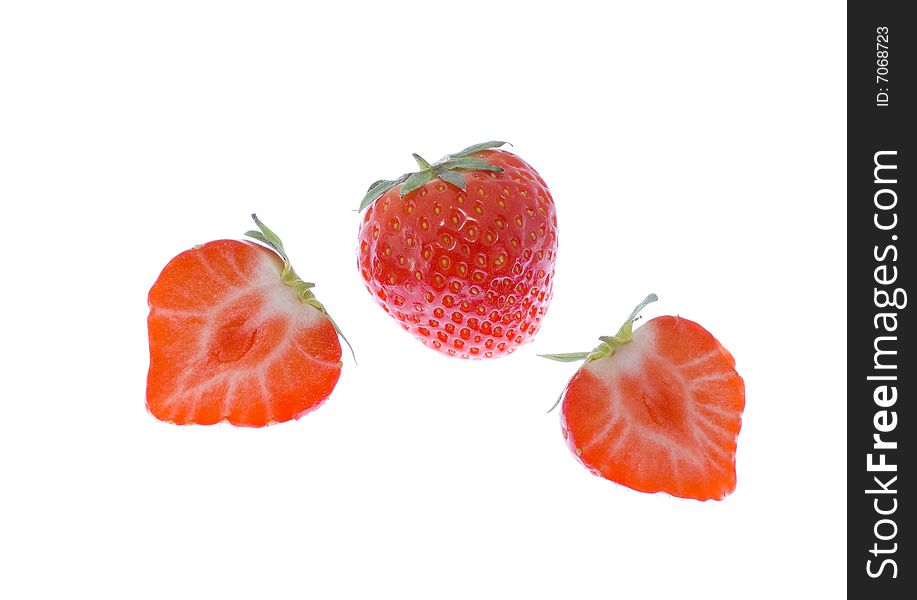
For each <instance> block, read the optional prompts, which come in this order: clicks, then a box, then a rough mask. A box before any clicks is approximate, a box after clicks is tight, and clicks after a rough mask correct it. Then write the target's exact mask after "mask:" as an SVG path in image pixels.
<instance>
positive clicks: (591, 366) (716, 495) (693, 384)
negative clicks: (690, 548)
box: [545, 294, 745, 500]
mask: <svg viewBox="0 0 917 600" xmlns="http://www.w3.org/2000/svg"><path fill="white" fill-rule="evenodd" d="M655 300H656V296H655V294H651V295H650V296H648V297H647V299H646V300H644V301H643V303H641V304H640V305H639V306H637V308H636V309H634V312H633V313H632V314H631V315H630V317H629V318H628V319H627V321H625V323H624V325H623V326H622V327H621V329H620V330H619V331H618V333H617V335H615V336H613V337H602V338H599V339H600V340H602V343H601V344H599V346H598V347H596V348H595V350H593V351H592V352H579V353H572V354H550V355H545V357H546V358H551V359H553V360H560V361H575V360H585V361H586V363H585V364H584V365H583V366H582V367H581V368H580V369H579V371H577V373H576V374H575V375H574V376H573V378H572V379H571V380H570V383H569V384H567V387H566V389H565V391H564V393H563V394H562V399H563V409H562V412H563V415H562V422H563V432H564V437H565V438H566V440H567V444H568V445H569V446H570V449H571V450H573V452H574V453H575V454H576V456H577V457H578V458H579V460H580V461H581V462H582V463H583V464H584V465H585V466H586V467H587V468H588V469H589V470H590V471H592V472H593V473H595V474H596V475H601V476H602V477H605V478H606V479H610V480H612V481H616V482H618V483H620V484H622V485H625V486H627V487H629V488H633V489H635V490H638V491H641V492H666V493H668V494H671V495H673V496H679V497H682V498H695V499H697V500H711V499H713V500H721V499H722V498H723V497H725V496H726V495H728V494H730V493H732V491H733V490H734V489H735V485H736V472H735V452H736V437H737V436H738V435H739V429H740V428H741V426H742V410H743V409H744V408H745V383H744V382H743V380H742V378H741V377H740V376H739V374H738V373H736V370H735V360H734V359H733V358H732V355H731V354H729V352H727V351H726V349H725V348H723V346H722V345H720V343H719V342H718V341H717V340H716V338H714V337H713V336H712V335H711V334H710V333H709V332H708V331H707V330H706V329H704V328H703V327H701V326H700V325H698V324H697V323H694V322H693V321H689V320H687V319H683V318H681V317H671V316H665V317H657V318H655V319H652V320H651V321H649V322H647V323H646V324H645V325H643V326H642V327H640V328H639V329H637V330H636V331H633V322H634V319H635V318H636V316H637V313H638V312H639V311H640V310H641V309H642V308H643V307H644V306H645V305H646V304H648V303H650V302H653V301H655Z"/></svg>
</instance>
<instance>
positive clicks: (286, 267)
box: [245, 213, 357, 363]
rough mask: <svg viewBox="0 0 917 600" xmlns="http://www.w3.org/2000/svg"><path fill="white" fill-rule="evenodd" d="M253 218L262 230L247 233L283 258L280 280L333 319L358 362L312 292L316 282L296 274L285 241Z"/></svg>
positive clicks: (309, 303) (354, 359)
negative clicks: (285, 247)
mask: <svg viewBox="0 0 917 600" xmlns="http://www.w3.org/2000/svg"><path fill="white" fill-rule="evenodd" d="M252 220H254V221H255V225H257V226H258V229H259V230H260V231H255V230H250V231H246V232H245V235H247V236H248V237H250V238H253V239H256V240H258V241H259V242H261V243H262V244H264V245H265V246H267V247H269V248H270V249H271V250H273V251H274V252H276V253H277V255H278V256H280V258H281V259H283V270H282V271H281V272H280V280H281V281H282V282H284V283H285V284H287V285H288V286H290V287H292V288H293V289H294V290H295V291H296V296H297V297H298V298H299V301H300V302H302V303H303V304H308V305H309V306H312V307H314V308H317V309H318V310H319V311H321V313H322V314H324V315H325V316H326V317H328V320H329V321H331V325H332V327H334V331H335V332H337V334H338V335H339V336H341V339H342V340H344V343H345V344H347V347H348V348H349V349H350V354H351V355H352V356H353V362H354V363H356V362H357V355H356V353H354V351H353V346H351V345H350V342H349V341H347V338H346V337H345V336H344V333H343V332H342V331H341V328H340V327H338V324H337V323H336V322H335V321H334V319H333V318H331V315H330V314H328V310H327V309H326V308H325V305H324V304H322V303H321V302H319V301H318V299H317V298H316V297H315V294H313V293H312V288H314V287H315V284H314V283H310V282H308V281H303V280H302V279H300V277H299V275H297V274H296V271H294V270H293V264H292V263H291V262H290V258H289V257H288V256H287V252H286V250H285V249H284V247H283V242H282V241H280V236H278V235H277V234H276V233H274V232H273V231H271V229H270V228H269V227H268V226H267V225H265V224H264V223H262V222H261V219H259V218H258V215H256V214H254V213H252Z"/></svg>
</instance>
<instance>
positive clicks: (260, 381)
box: [146, 240, 341, 427]
mask: <svg viewBox="0 0 917 600" xmlns="http://www.w3.org/2000/svg"><path fill="white" fill-rule="evenodd" d="M282 268H283V263H282V261H281V259H280V258H279V257H278V256H277V255H276V254H275V253H274V252H273V251H271V250H269V249H268V248H265V247H263V246H260V245H257V244H254V243H251V242H243V241H236V240H218V241H214V242H209V243H207V244H204V245H202V246H197V247H195V248H193V249H191V250H188V251H186V252H183V253H181V254H179V255H178V256H176V257H175V258H173V259H172V260H171V261H170V262H169V264H168V265H166V267H165V268H164V269H163V271H162V273H161V274H160V275H159V278H158V279H157V280H156V283H155V284H154V285H153V287H152V289H150V293H149V298H148V302H149V306H150V314H149V319H148V326H149V336H150V370H149V374H148V377H147V399H146V401H147V409H148V410H149V412H150V413H151V414H152V415H153V416H155V417H156V418H157V419H160V420H162V421H168V422H171V423H175V424H179V425H185V424H191V423H194V424H200V425H211V424H215V423H219V422H221V421H228V422H229V423H231V424H233V425H241V426H250V427H262V426H264V425H269V424H271V423H280V422H284V421H289V420H291V419H296V418H298V417H300V416H302V415H303V414H305V413H307V412H309V411H310V410H313V409H315V408H316V407H318V406H319V405H320V404H321V403H322V402H323V401H324V400H325V399H326V398H327V397H328V396H329V395H330V394H331V391H332V390H333V389H334V386H335V385H336V384H337V381H338V378H339V377H340V373H341V345H340V342H339V341H338V336H337V332H336V331H335V328H334V326H333V325H332V323H331V321H330V320H329V319H328V318H327V317H326V316H325V315H324V314H323V313H322V312H321V311H319V310H318V309H316V308H315V307H313V306H310V305H307V304H303V303H302V302H300V300H299V298H298V297H297V295H296V292H295V290H294V289H293V288H292V287H290V286H288V285H286V284H284V283H283V282H282V281H281V279H280V276H281V270H282Z"/></svg>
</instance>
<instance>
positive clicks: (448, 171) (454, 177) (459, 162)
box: [357, 141, 507, 212]
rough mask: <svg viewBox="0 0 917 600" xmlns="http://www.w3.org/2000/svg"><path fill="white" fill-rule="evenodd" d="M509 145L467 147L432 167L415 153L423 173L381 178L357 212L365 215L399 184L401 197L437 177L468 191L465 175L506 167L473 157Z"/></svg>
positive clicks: (489, 144)
mask: <svg viewBox="0 0 917 600" xmlns="http://www.w3.org/2000/svg"><path fill="white" fill-rule="evenodd" d="M506 144H507V142H498V141H491V142H483V143H481V144H475V145H473V146H468V147H467V148H465V149H464V150H462V151H461V152H458V153H456V154H447V155H446V156H444V157H442V158H441V159H439V160H438V161H436V162H435V163H433V164H432V165H431V164H430V163H429V162H427V161H426V160H425V159H424V158H423V157H422V156H420V155H419V154H417V153H416V152H415V153H413V154H412V156H413V157H414V160H415V161H416V162H417V166H418V167H420V171H417V172H416V173H405V174H404V175H402V176H401V177H399V178H398V179H380V180H379V181H376V182H375V183H373V184H372V185H371V186H369V189H368V190H367V191H366V195H365V196H364V197H363V201H362V202H360V208H359V209H358V210H357V212H363V210H364V209H365V208H366V207H368V206H370V205H371V204H372V203H373V202H375V201H376V200H378V199H379V198H380V197H382V195H383V194H385V193H386V192H387V191H389V190H390V189H392V188H394V187H395V186H397V185H401V190H400V191H399V194H400V195H401V197H402V198H403V197H405V196H407V195H408V194H410V193H411V192H413V191H414V190H416V189H419V188H421V187H423V186H424V185H426V184H427V183H429V182H430V181H432V180H433V179H434V178H435V179H439V180H440V181H444V182H446V183H448V184H450V185H454V186H455V187H457V188H459V189H460V190H462V191H465V178H464V177H463V176H462V173H463V172H467V171H493V172H494V173H501V172H503V167H497V166H494V165H492V164H490V163H488V162H487V161H485V160H482V159H480V158H478V157H476V156H472V154H475V153H476V152H480V151H482V150H488V149H490V148H499V147H500V146H504V145H506ZM402 184H403V185H402Z"/></svg>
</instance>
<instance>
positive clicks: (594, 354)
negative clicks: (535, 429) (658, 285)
mask: <svg viewBox="0 0 917 600" xmlns="http://www.w3.org/2000/svg"><path fill="white" fill-rule="evenodd" d="M658 299H659V297H658V296H657V295H656V294H650V295H649V296H647V297H646V298H644V299H643V302H641V303H640V304H638V305H637V306H636V307H635V308H634V310H633V311H631V313H630V316H628V317H627V320H626V321H624V324H623V325H621V327H620V328H619V329H618V333H616V334H615V335H611V336H608V335H603V336H601V337H599V340H600V342H601V343H600V344H599V345H598V346H596V347H595V348H593V349H592V351H591V352H565V353H561V354H539V355H538V356H540V357H542V358H547V359H550V360H556V361H558V362H576V361H580V360H582V361H585V363H589V362H592V361H593V360H596V359H597V358H602V357H604V356H611V355H612V354H614V353H615V351H616V350H617V349H618V348H620V347H621V346H623V345H624V344H626V343H628V342H630V341H631V340H633V339H634V321H635V320H636V319H637V315H639V314H640V311H641V310H643V309H644V308H645V307H646V305H647V304H650V303H651V302H655V301H656V300H658ZM585 363H584V364H585ZM568 385H569V383H568ZM566 391H567V387H566V386H564V389H563V391H561V393H560V396H558V398H557V401H556V402H554V405H553V406H552V407H551V408H550V409H548V412H551V411H552V410H554V409H555V408H557V405H558V404H560V401H561V399H562V398H563V397H564V393H566Z"/></svg>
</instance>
